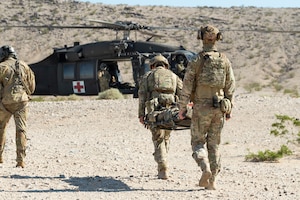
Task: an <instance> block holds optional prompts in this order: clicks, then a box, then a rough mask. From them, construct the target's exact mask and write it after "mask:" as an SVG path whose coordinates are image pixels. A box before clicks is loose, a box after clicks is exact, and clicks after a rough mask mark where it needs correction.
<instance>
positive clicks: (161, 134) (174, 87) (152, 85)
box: [138, 55, 182, 179]
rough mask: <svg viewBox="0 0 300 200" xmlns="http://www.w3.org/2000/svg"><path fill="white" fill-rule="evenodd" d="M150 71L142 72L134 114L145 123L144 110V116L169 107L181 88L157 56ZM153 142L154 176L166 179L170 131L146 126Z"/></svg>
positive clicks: (163, 60) (162, 58)
mask: <svg viewBox="0 0 300 200" xmlns="http://www.w3.org/2000/svg"><path fill="white" fill-rule="evenodd" d="M150 68H151V71H149V72H148V73H146V74H145V75H144V76H143V78H142V79H141V81H140V84H139V85H140V88H139V91H138V94H139V111H138V117H139V120H140V123H141V124H143V125H144V124H145V117H146V115H145V109H147V113H148V115H149V114H151V113H154V111H157V110H160V109H163V108H169V107H170V106H172V105H173V104H174V103H175V102H176V99H177V96H176V95H179V94H180V92H181V89H182V81H181V79H180V78H179V77H178V76H177V75H176V74H174V73H173V72H172V71H171V70H169V62H168V60H167V59H166V58H165V57H164V56H162V55H157V56H155V57H154V58H152V59H151V61H150ZM149 128H150V131H151V133H152V141H153V144H154V153H153V156H154V160H155V161H156V162H157V164H158V168H157V169H158V178H159V179H168V173H167V170H168V163H167V154H168V150H169V142H170V133H171V130H163V129H159V128H157V127H155V126H150V127H149Z"/></svg>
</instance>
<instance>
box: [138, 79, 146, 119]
mask: <svg viewBox="0 0 300 200" xmlns="http://www.w3.org/2000/svg"><path fill="white" fill-rule="evenodd" d="M146 81H147V79H146V78H142V79H141V81H140V83H139V91H138V95H139V108H138V117H139V118H141V117H144V116H145V108H146V101H147V88H146Z"/></svg>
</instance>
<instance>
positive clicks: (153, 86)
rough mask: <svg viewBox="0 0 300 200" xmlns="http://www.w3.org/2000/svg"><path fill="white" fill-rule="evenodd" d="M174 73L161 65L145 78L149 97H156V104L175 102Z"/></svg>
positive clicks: (164, 104) (163, 104) (162, 104)
mask: <svg viewBox="0 0 300 200" xmlns="http://www.w3.org/2000/svg"><path fill="white" fill-rule="evenodd" d="M176 81H177V79H176V75H175V74H174V73H173V72H172V71H170V70H168V69H165V68H163V67H158V68H156V69H155V70H153V72H152V73H150V74H149V76H148V78H147V84H148V90H149V92H150V99H154V98H157V99H158V104H160V105H161V106H166V105H169V104H172V103H174V102H175V92H176V84H177V83H176Z"/></svg>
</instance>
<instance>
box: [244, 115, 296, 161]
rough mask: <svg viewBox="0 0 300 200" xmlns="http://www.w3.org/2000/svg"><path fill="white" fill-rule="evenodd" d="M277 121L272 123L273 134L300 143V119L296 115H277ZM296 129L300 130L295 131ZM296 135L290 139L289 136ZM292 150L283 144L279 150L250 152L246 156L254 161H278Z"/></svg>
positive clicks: (290, 141) (248, 159)
mask: <svg viewBox="0 0 300 200" xmlns="http://www.w3.org/2000/svg"><path fill="white" fill-rule="evenodd" d="M276 120H277V121H276V122H274V123H273V124H272V129H271V131H270V134H271V135H274V136H275V137H278V136H279V137H285V139H286V140H287V143H298V144H300V130H299V129H300V120H299V119H298V118H295V117H289V116H287V115H276ZM295 129H297V130H298V132H297V133H295ZM291 135H292V136H294V137H296V138H294V137H292V139H290V137H289V136H291ZM291 154H292V151H291V150H290V149H289V147H288V146H286V145H282V146H281V148H280V149H279V150H278V151H271V150H265V151H258V153H251V152H249V154H248V155H246V156H245V160H246V161H252V162H264V161H278V160H279V159H280V158H282V157H284V156H286V155H291Z"/></svg>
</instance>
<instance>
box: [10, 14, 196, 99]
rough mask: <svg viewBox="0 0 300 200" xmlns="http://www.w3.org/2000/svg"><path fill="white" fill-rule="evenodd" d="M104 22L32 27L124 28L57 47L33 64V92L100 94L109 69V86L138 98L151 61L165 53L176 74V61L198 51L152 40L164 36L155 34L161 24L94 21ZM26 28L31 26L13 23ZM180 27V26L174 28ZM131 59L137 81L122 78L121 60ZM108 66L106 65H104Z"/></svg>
mask: <svg viewBox="0 0 300 200" xmlns="http://www.w3.org/2000/svg"><path fill="white" fill-rule="evenodd" d="M90 21H93V22H97V23H101V24H102V25H101V26H30V27H31V28H49V29H54V28H87V29H88V28H96V29H111V30H114V31H123V38H122V39H117V38H116V39H115V40H110V41H99V42H93V43H86V44H80V43H79V42H74V44H73V46H67V45H65V46H64V47H61V48H54V50H53V53H52V54H51V55H49V56H48V57H46V58H45V59H43V60H41V61H39V62H36V63H32V64H29V66H30V67H31V69H32V70H33V72H34V73H35V77H36V90H35V92H34V93H33V95H55V96H56V95H71V94H76V95H97V94H99V93H100V92H102V91H103V88H101V86H100V83H99V77H98V74H99V71H101V70H106V72H108V74H109V77H110V79H109V80H108V85H109V88H117V89H118V90H119V91H120V92H121V93H123V94H133V97H134V98H137V97H138V84H139V80H140V78H141V77H142V76H143V75H144V74H145V73H146V72H147V71H149V70H150V68H149V60H150V59H151V58H152V57H154V56H156V55H157V54H162V55H163V56H165V57H166V58H167V59H168V60H169V62H170V70H172V71H174V72H175V73H176V63H177V62H178V60H180V61H181V62H182V63H184V65H185V67H186V66H187V63H188V62H189V61H190V60H191V59H192V57H193V55H194V54H195V53H194V52H191V51H188V50H186V49H185V48H184V47H183V46H171V45H166V44H161V43H156V42H152V41H150V40H151V38H152V37H162V36H160V35H157V34H154V33H151V32H150V31H152V30H154V29H159V28H161V27H150V26H142V25H140V24H138V23H134V22H131V21H116V22H114V23H110V22H104V21H99V20H90ZM11 27H26V28H28V26H11ZM171 28H176V27H171ZM131 31H139V32H141V33H142V34H146V35H149V36H150V38H148V39H147V40H146V41H134V40H131V39H130V37H129V36H130V32H131ZM124 61H129V62H130V63H131V65H132V66H131V67H132V77H133V81H134V84H130V83H128V82H123V81H122V72H121V71H120V69H119V66H118V63H120V62H124ZM103 66H105V67H103Z"/></svg>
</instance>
